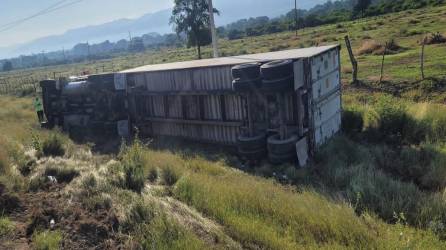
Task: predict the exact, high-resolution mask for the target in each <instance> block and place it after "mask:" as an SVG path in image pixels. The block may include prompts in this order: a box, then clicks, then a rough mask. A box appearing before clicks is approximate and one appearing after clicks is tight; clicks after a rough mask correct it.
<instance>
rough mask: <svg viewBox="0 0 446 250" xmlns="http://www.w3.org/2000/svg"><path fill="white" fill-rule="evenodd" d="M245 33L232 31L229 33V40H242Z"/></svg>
mask: <svg viewBox="0 0 446 250" xmlns="http://www.w3.org/2000/svg"><path fill="white" fill-rule="evenodd" d="M243 35H244V34H243V31H241V30H230V31H229V33H228V39H229V40H235V39H241V38H243Z"/></svg>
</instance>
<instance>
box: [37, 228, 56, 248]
mask: <svg viewBox="0 0 446 250" xmlns="http://www.w3.org/2000/svg"><path fill="white" fill-rule="evenodd" d="M61 241H62V233H61V232H60V231H43V232H36V233H34V235H33V245H34V247H35V249H36V250H57V249H60V247H61V246H60V242H61Z"/></svg>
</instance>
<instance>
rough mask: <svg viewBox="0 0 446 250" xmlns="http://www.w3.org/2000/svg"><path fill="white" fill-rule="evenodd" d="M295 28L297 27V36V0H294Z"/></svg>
mask: <svg viewBox="0 0 446 250" xmlns="http://www.w3.org/2000/svg"><path fill="white" fill-rule="evenodd" d="M294 28H295V29H296V37H297V30H298V28H299V27H297V0H294Z"/></svg>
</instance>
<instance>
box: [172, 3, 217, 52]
mask: <svg viewBox="0 0 446 250" xmlns="http://www.w3.org/2000/svg"><path fill="white" fill-rule="evenodd" d="M213 12H214V13H217V14H219V12H218V10H217V9H214V10H213ZM209 20H210V13H209V5H208V0H175V6H174V8H173V10H172V17H171V18H170V24H173V25H174V27H175V31H176V33H177V34H178V35H180V34H183V33H184V34H186V36H187V44H188V46H196V47H197V51H198V59H201V47H202V46H205V45H208V44H210V43H211V41H212V39H211V34H210V21H209Z"/></svg>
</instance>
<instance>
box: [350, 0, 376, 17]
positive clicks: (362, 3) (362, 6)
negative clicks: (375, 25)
mask: <svg viewBox="0 0 446 250" xmlns="http://www.w3.org/2000/svg"><path fill="white" fill-rule="evenodd" d="M371 4H372V0H358V2H357V3H356V5H355V7H354V8H353V11H354V12H355V13H356V14H358V13H361V16H362V17H364V14H365V10H366V9H367V8H368V7H369V6H370V5H371Z"/></svg>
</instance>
